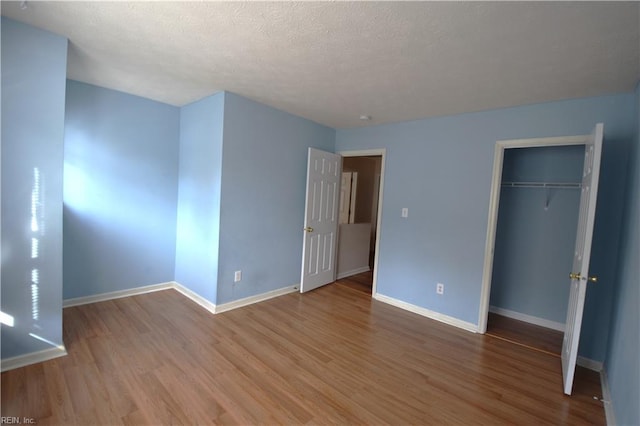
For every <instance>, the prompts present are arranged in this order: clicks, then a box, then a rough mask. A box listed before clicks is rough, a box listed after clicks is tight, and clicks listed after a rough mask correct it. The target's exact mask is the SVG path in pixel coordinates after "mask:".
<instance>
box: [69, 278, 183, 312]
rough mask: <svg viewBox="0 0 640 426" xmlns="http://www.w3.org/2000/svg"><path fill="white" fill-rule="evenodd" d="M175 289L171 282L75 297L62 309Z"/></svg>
mask: <svg viewBox="0 0 640 426" xmlns="http://www.w3.org/2000/svg"><path fill="white" fill-rule="evenodd" d="M169 288H175V283H174V282H173V281H169V282H166V283H160V284H152V285H147V286H143V287H136V288H130V289H127V290H118V291H110V292H108V293H100V294H95V295H93V296H84V297H75V298H73V299H65V300H63V301H62V307H63V308H68V307H71V306H80V305H88V304H89V303H97V302H105V301H107V300H113V299H120V298H122V297H129V296H137V295H139V294H145V293H152V292H154V291H160V290H166V289H169Z"/></svg>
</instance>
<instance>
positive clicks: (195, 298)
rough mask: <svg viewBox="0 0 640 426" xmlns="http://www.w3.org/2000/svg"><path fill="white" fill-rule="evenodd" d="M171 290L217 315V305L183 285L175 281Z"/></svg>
mask: <svg viewBox="0 0 640 426" xmlns="http://www.w3.org/2000/svg"><path fill="white" fill-rule="evenodd" d="M171 288H173V289H174V290H175V291H177V292H178V293H180V294H182V295H183V296H185V297H186V298H187V299H190V300H191V301H192V302H195V303H197V304H198V305H200V306H202V307H203V308H205V309H206V310H207V311H209V312H211V313H212V314H215V313H216V305H215V303H211V302H210V301H209V300H207V299H205V298H204V297H202V296H200V295H199V294H198V293H195V292H193V291H191V290H190V289H188V288H187V287H185V286H183V285H182V284H180V283H177V282H175V281H173V286H172V287H171Z"/></svg>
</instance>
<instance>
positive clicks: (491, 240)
mask: <svg viewBox="0 0 640 426" xmlns="http://www.w3.org/2000/svg"><path fill="white" fill-rule="evenodd" d="M589 137H590V136H589V135H580V136H561V137H552V138H536V139H512V140H503V141H497V142H496V146H495V151H494V156H493V175H492V178H491V192H490V196H489V217H488V223H487V237H486V242H485V247H484V266H483V270H482V289H481V291H480V307H479V309H478V332H479V333H482V334H484V333H486V332H487V316H488V315H489V299H490V296H491V277H492V272H493V254H494V247H495V243H496V229H497V225H498V207H499V204H500V187H501V181H502V163H503V159H504V150H505V149H509V148H537V147H545V146H562V145H582V144H585V143H586V142H587V141H588V139H589Z"/></svg>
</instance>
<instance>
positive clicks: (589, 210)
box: [562, 123, 603, 395]
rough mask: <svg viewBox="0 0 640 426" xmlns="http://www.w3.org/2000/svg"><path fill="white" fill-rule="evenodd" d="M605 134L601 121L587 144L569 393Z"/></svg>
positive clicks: (570, 325)
mask: <svg viewBox="0 0 640 426" xmlns="http://www.w3.org/2000/svg"><path fill="white" fill-rule="evenodd" d="M602 136H603V125H602V124H601V123H599V124H597V125H596V128H595V129H594V130H593V133H592V134H591V137H590V138H589V141H588V142H587V143H586V144H585V159H584V168H583V173H582V194H581V196H580V214H579V216H578V232H577V235H576V245H575V251H574V257H573V269H572V271H571V274H570V279H571V290H570V292H569V306H568V307H567V323H566V325H565V332H564V340H563V342H562V379H563V382H564V393H565V394H567V395H571V389H572V387H573V376H574V373H575V369H576V361H577V358H578V346H579V343H580V329H581V326H582V314H583V310H584V300H585V295H586V292H587V282H588V281H589V261H590V260H591V241H592V237H593V224H594V221H595V216H596V200H597V197H598V181H599V177H600V159H601V156H602Z"/></svg>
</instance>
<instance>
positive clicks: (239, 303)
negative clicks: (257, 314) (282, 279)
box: [215, 284, 300, 314]
mask: <svg viewBox="0 0 640 426" xmlns="http://www.w3.org/2000/svg"><path fill="white" fill-rule="evenodd" d="M299 288H300V284H295V285H292V286H287V287H282V288H279V289H276V290H271V291H268V292H266V293H262V294H256V295H255V296H249V297H245V298H244V299H238V300H233V301H231V302H227V303H223V304H222V305H217V306H216V307H215V313H216V314H219V313H221V312H226V311H230V310H232V309H237V308H241V307H243V306H247V305H253V304H254V303H258V302H263V301H265V300H269V299H273V298H274V297H278V296H282V295H285V294H289V293H295V292H297V291H298V289H299Z"/></svg>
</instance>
